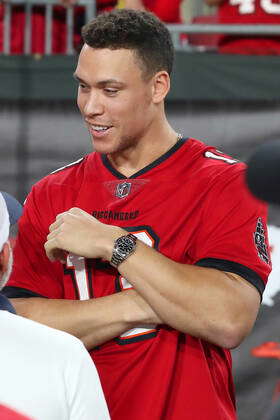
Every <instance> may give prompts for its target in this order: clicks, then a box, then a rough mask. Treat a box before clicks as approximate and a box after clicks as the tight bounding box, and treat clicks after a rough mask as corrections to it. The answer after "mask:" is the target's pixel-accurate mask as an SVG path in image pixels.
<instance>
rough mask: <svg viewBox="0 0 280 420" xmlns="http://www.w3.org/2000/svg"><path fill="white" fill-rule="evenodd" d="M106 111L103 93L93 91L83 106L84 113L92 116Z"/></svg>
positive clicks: (86, 115) (88, 116)
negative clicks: (102, 97)
mask: <svg viewBox="0 0 280 420" xmlns="http://www.w3.org/2000/svg"><path fill="white" fill-rule="evenodd" d="M103 113H104V106H103V103H102V99H101V95H100V94H99V93H96V92H91V93H90V94H88V95H87V97H86V98H85V102H84V106H83V114H84V116H85V117H87V118H90V117H93V116H96V115H102V114H103Z"/></svg>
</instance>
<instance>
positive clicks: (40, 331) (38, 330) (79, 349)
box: [0, 311, 87, 359]
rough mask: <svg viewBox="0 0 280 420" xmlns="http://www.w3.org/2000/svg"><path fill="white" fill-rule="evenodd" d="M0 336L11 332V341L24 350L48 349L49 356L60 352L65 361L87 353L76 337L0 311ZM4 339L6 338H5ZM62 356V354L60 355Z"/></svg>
mask: <svg viewBox="0 0 280 420" xmlns="http://www.w3.org/2000/svg"><path fill="white" fill-rule="evenodd" d="M0 324H1V334H2V333H3V334H4V332H5V331H12V337H11V339H12V340H13V341H15V342H16V341H18V345H19V346H20V345H21V344H22V347H23V348H24V347H25V346H26V350H27V351H28V349H30V348H31V347H32V348H33V349H34V351H35V350H36V351H45V349H46V348H48V349H49V350H48V353H49V355H51V354H52V353H53V354H60V353H57V352H62V351H63V355H64V357H65V358H66V359H67V358H68V357H69V355H70V354H71V353H73V352H74V353H75V354H76V355H77V354H79V353H83V352H85V353H87V352H86V350H85V348H84V346H83V344H82V342H81V341H80V340H78V339H77V338H76V337H74V336H72V335H70V334H68V333H66V332H64V331H59V330H56V329H54V328H51V327H48V326H46V325H43V324H40V323H38V322H35V321H32V320H30V319H27V318H24V317H22V316H19V315H14V314H11V313H9V312H7V311H0ZM5 339H6V338H5ZM61 354H62V353H61Z"/></svg>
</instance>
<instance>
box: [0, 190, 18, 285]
mask: <svg viewBox="0 0 280 420" xmlns="http://www.w3.org/2000/svg"><path fill="white" fill-rule="evenodd" d="M21 211H22V207H21V205H20V204H19V202H18V201H17V200H16V199H15V198H13V197H12V196H11V195H9V194H7V193H4V192H0V290H1V289H2V288H3V287H4V286H5V284H6V283H7V281H8V279H9V276H10V274H11V271H12V265H13V255H12V250H11V246H10V243H9V233H10V226H11V225H14V224H15V223H16V222H17V220H18V219H19V217H20V215H21Z"/></svg>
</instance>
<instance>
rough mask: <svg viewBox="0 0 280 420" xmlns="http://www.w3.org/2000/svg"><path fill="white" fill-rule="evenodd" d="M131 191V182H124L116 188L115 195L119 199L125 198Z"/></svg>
mask: <svg viewBox="0 0 280 420" xmlns="http://www.w3.org/2000/svg"><path fill="white" fill-rule="evenodd" d="M130 191H131V182H127V181H126V182H122V183H121V184H118V185H117V186H116V192H115V195H116V197H118V198H125V197H127V196H128V194H129V193H130Z"/></svg>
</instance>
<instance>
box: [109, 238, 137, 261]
mask: <svg viewBox="0 0 280 420" xmlns="http://www.w3.org/2000/svg"><path fill="white" fill-rule="evenodd" d="M136 241H137V238H136V236H134V235H133V234H132V233H129V234H127V235H123V236H120V237H119V238H118V239H116V240H115V242H114V248H113V252H112V258H111V261H110V264H111V265H112V266H113V267H115V268H117V267H118V266H119V265H120V264H121V263H122V262H123V261H124V260H126V259H127V258H128V257H129V256H130V255H131V254H132V253H133V252H134V251H135V248H136Z"/></svg>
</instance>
